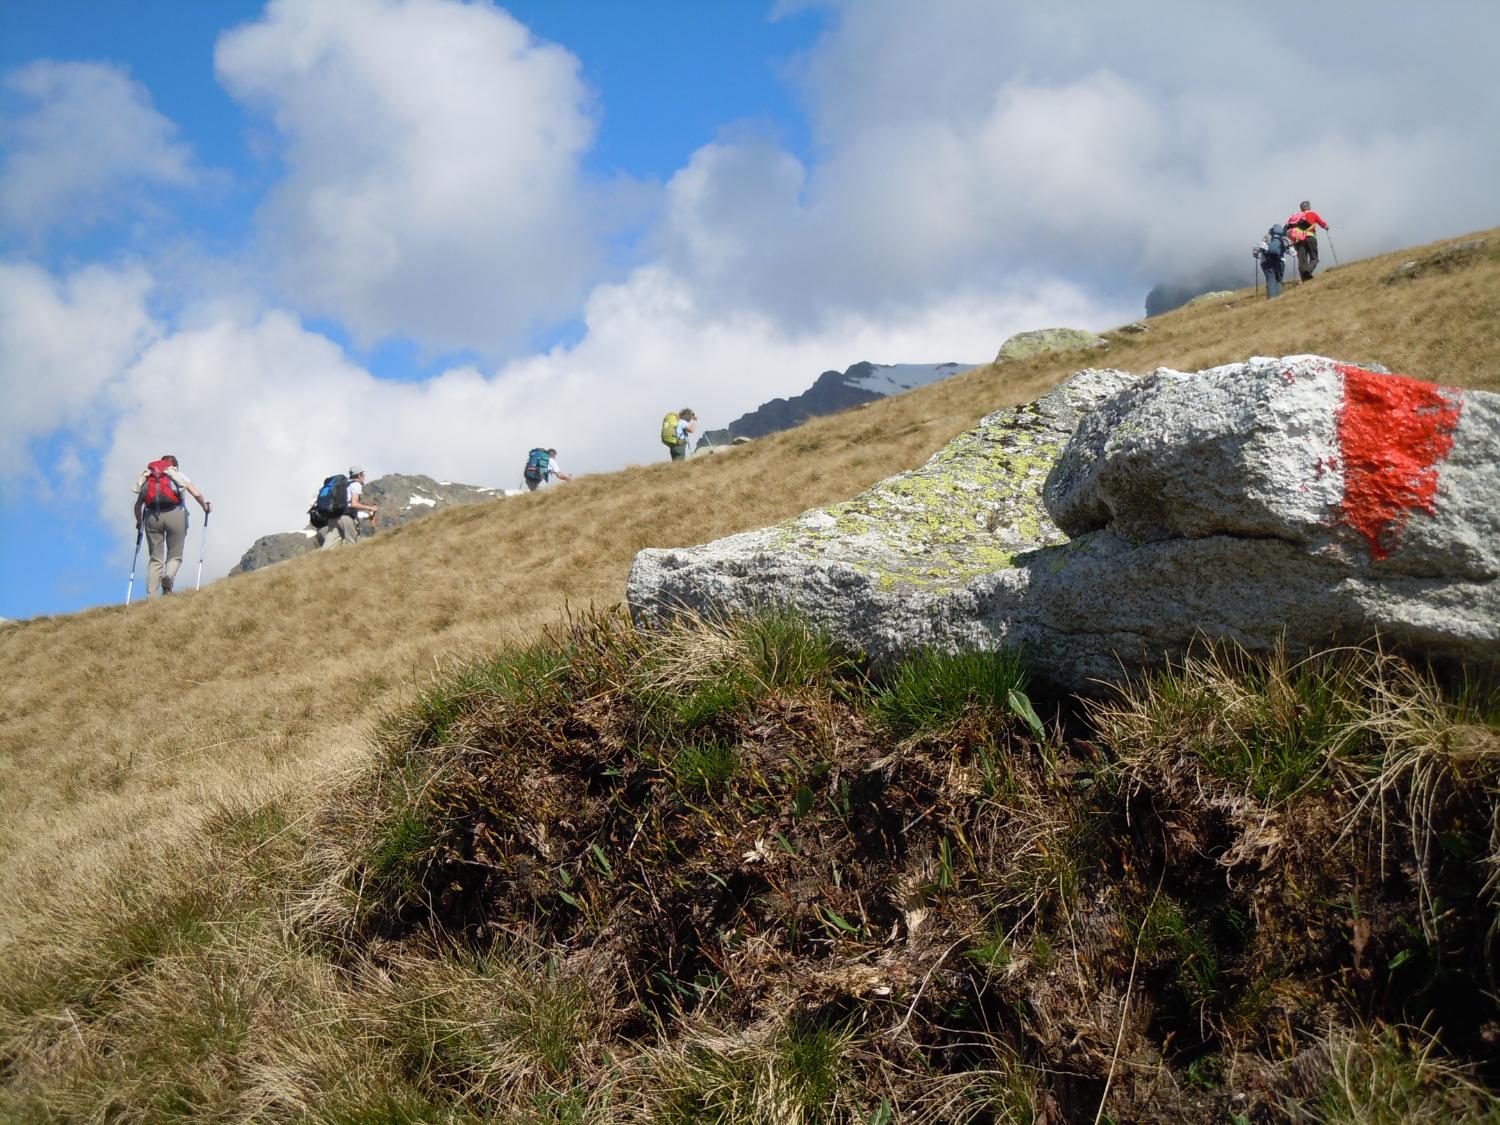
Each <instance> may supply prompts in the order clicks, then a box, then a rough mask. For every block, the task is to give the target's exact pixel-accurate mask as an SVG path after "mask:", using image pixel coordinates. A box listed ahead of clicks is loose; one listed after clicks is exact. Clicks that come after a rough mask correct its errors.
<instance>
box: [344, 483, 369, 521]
mask: <svg viewBox="0 0 1500 1125" xmlns="http://www.w3.org/2000/svg"><path fill="white" fill-rule="evenodd" d="M364 492H365V486H364V482H363V481H357V480H351V481H350V482H349V508H350V512H349V514H350V515H351V516H353V517H354V518H355V519H357V520H367V519H369V518H370V513H369V512H356V511H354V510H353V508H354V502H355V501H356V500H358V499H359V498H360V497H361V496H363V495H364Z"/></svg>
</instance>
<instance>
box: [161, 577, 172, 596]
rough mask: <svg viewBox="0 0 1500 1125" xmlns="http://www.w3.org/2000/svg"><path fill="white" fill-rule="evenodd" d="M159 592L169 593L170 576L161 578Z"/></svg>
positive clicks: (170, 588) (170, 585)
mask: <svg viewBox="0 0 1500 1125" xmlns="http://www.w3.org/2000/svg"><path fill="white" fill-rule="evenodd" d="M161 592H162V593H163V594H170V593H171V592H172V580H171V579H170V578H165V577H164V578H162V580H161Z"/></svg>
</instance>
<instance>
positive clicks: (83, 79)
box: [0, 59, 200, 244]
mask: <svg viewBox="0 0 1500 1125" xmlns="http://www.w3.org/2000/svg"><path fill="white" fill-rule="evenodd" d="M4 88H5V92H6V95H7V100H9V101H11V102H12V103H13V104H14V103H19V104H20V105H21V106H22V107H23V108H21V109H19V110H17V111H16V112H14V114H12V115H9V116H11V120H10V122H9V123H8V124H7V125H6V127H5V130H4V134H3V136H4V144H5V148H6V150H7V151H6V156H5V163H4V167H3V169H0V226H3V227H4V228H5V229H6V230H8V231H9V232H10V233H11V234H12V235H13V236H16V237H18V238H20V239H22V240H23V241H28V242H32V243H35V244H39V243H40V242H41V240H42V239H43V237H44V236H45V235H46V234H47V233H48V232H49V231H52V230H54V229H55V228H58V227H67V228H68V230H69V232H70V233H78V232H80V231H83V230H86V229H87V228H89V227H90V226H93V225H94V224H97V223H98V222H100V221H102V220H105V219H108V218H112V217H114V216H116V215H118V214H120V213H122V212H125V211H128V210H130V209H131V208H132V207H133V206H136V205H138V203H139V194H138V193H139V190H140V189H141V188H142V187H144V186H156V187H175V188H186V187H191V186H192V185H194V184H195V183H197V182H198V181H199V178H200V173H199V171H198V170H197V168H196V166H195V164H194V161H193V157H192V152H191V150H190V149H189V148H188V146H187V145H185V144H183V143H182V142H181V141H179V140H178V139H177V128H176V126H175V125H174V124H173V123H172V122H171V121H169V120H168V119H167V118H165V117H163V116H162V115H161V114H160V113H158V112H157V111H156V109H155V107H154V106H153V105H152V103H151V95H150V94H149V93H148V92H147V90H146V88H145V87H144V86H142V85H141V84H140V83H139V82H136V81H134V80H133V79H131V77H130V76H129V75H128V74H127V73H126V72H125V70H124V69H123V68H121V67H118V66H114V65H111V64H108V63H93V62H52V61H50V60H46V59H43V60H40V61H38V62H34V63H31V64H30V65H28V66H25V67H22V68H21V69H20V70H17V71H15V72H13V73H12V74H10V75H8V76H7V77H6V79H5V83H4Z"/></svg>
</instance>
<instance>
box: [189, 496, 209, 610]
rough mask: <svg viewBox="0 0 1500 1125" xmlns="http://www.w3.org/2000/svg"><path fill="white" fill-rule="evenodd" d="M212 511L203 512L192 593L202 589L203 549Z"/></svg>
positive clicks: (206, 541)
mask: <svg viewBox="0 0 1500 1125" xmlns="http://www.w3.org/2000/svg"><path fill="white" fill-rule="evenodd" d="M211 514H212V513H210V512H204V513H203V534H202V535H200V536H199V537H198V581H197V582H195V583H194V584H193V593H195V594H196V593H197V592H198V591H199V590H201V589H203V551H204V548H206V547H207V546H208V517H209V516H210V515H211Z"/></svg>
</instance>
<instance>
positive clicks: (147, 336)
mask: <svg viewBox="0 0 1500 1125" xmlns="http://www.w3.org/2000/svg"><path fill="white" fill-rule="evenodd" d="M150 291H151V278H150V276H149V275H148V274H147V273H146V272H145V270H143V269H141V268H140V267H138V266H126V267H122V268H118V269H111V268H108V267H105V266H98V265H95V266H86V267H84V268H82V269H79V270H76V271H74V272H73V273H70V274H68V275H66V276H64V277H61V278H56V277H53V276H52V275H51V274H49V273H47V271H45V270H43V269H41V268H40V267H39V266H36V265H32V264H30V263H25V262H17V263H0V387H3V388H4V393H5V409H4V410H3V411H0V477H3V478H5V479H7V480H9V479H12V477H13V476H14V474H15V473H17V471H18V470H20V469H21V468H22V467H23V466H25V465H26V464H27V460H28V455H27V446H28V443H29V442H31V441H32V440H34V439H36V438H40V437H45V436H46V435H48V434H51V433H53V432H54V431H56V430H58V429H59V428H62V427H67V426H77V425H81V424H84V423H85V422H87V421H88V420H90V419H93V418H95V417H96V416H98V415H99V414H100V413H101V412H102V411H104V410H105V408H106V404H107V394H106V391H107V389H108V388H109V386H110V384H111V382H112V381H113V380H115V379H117V378H118V377H119V376H120V375H121V373H122V372H124V370H125V369H126V366H127V365H128V364H129V363H130V362H131V360H132V359H133V358H134V357H135V355H136V354H137V353H138V352H139V351H140V349H141V348H142V347H144V346H145V345H146V344H147V343H148V342H149V341H150V340H151V338H152V337H153V336H154V335H155V334H156V332H157V331H158V326H157V325H156V323H155V322H154V321H153V320H152V318H151V316H150V314H149V313H148V312H147V309H146V298H147V296H148V295H149V293H150Z"/></svg>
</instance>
